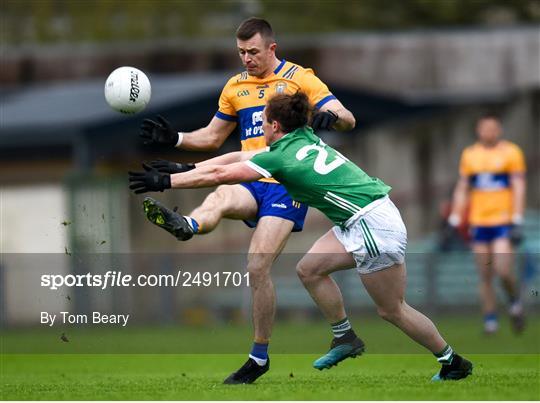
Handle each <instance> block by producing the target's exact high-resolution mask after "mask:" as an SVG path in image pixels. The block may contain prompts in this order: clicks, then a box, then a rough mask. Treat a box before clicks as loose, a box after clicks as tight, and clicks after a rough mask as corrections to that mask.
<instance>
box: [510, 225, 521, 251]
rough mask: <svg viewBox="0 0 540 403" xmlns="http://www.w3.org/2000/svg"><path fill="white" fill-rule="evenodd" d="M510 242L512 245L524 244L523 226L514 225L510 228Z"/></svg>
mask: <svg viewBox="0 0 540 403" xmlns="http://www.w3.org/2000/svg"><path fill="white" fill-rule="evenodd" d="M510 242H512V245H514V246H519V245H521V242H523V225H521V224H513V225H512V227H511V228H510Z"/></svg>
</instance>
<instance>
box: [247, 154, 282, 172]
mask: <svg viewBox="0 0 540 403" xmlns="http://www.w3.org/2000/svg"><path fill="white" fill-rule="evenodd" d="M246 165H247V166H249V167H250V168H251V169H253V170H255V171H257V172H258V173H260V174H261V175H262V176H264V177H265V178H272V177H274V176H275V175H276V174H279V171H280V169H281V166H282V161H281V153H280V152H279V151H264V152H262V153H259V154H256V155H254V156H253V157H251V159H250V160H249V161H246Z"/></svg>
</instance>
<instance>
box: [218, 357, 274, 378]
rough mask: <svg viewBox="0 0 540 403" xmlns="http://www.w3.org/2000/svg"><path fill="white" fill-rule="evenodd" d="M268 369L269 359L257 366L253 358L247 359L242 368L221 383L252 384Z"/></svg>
mask: <svg viewBox="0 0 540 403" xmlns="http://www.w3.org/2000/svg"><path fill="white" fill-rule="evenodd" d="M269 368H270V358H267V359H266V364H264V365H259V364H257V362H256V361H255V360H254V359H253V358H251V357H250V358H248V360H247V361H246V363H245V364H244V365H242V367H241V368H240V369H239V370H238V371H236V372H233V373H232V374H231V375H229V377H228V378H227V379H225V380H224V381H223V383H224V384H226V385H240V384H244V383H253V382H255V380H256V379H257V378H259V377H260V376H261V375H264V374H265V373H266V372H267V371H268V369H269Z"/></svg>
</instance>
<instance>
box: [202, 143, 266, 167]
mask: <svg viewBox="0 0 540 403" xmlns="http://www.w3.org/2000/svg"><path fill="white" fill-rule="evenodd" d="M264 150H265V149H264V148H263V149H261V150H256V151H233V152H231V153H227V154H223V155H220V156H218V157H215V158H210V159H208V160H205V161H201V162H198V163H197V164H196V167H204V166H210V165H227V164H233V163H235V162H241V161H247V160H249V159H250V158H251V157H253V156H254V155H256V154H258V153H260V152H262V151H264Z"/></svg>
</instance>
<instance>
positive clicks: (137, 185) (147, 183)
mask: <svg viewBox="0 0 540 403" xmlns="http://www.w3.org/2000/svg"><path fill="white" fill-rule="evenodd" d="M142 166H143V168H144V172H128V173H129V183H130V185H129V188H130V189H132V190H134V191H135V194H139V193H145V192H163V191H164V190H165V189H170V188H171V175H169V174H167V173H162V172H159V171H158V170H157V169H155V168H152V167H149V166H148V165H146V164H144V163H143V164H142Z"/></svg>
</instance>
